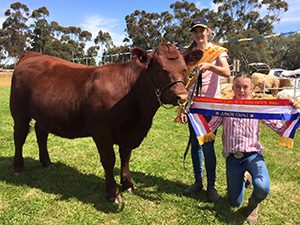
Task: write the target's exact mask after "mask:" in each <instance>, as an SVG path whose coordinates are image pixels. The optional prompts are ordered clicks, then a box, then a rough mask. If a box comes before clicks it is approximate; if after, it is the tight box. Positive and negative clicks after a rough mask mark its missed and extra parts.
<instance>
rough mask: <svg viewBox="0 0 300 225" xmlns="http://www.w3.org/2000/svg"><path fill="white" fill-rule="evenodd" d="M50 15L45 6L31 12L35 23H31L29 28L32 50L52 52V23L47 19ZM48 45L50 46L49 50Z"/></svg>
mask: <svg viewBox="0 0 300 225" xmlns="http://www.w3.org/2000/svg"><path fill="white" fill-rule="evenodd" d="M48 16H49V11H48V9H47V8H46V7H44V6H43V7H40V8H38V9H36V10H34V11H33V12H32V14H31V18H32V19H33V22H34V23H33V24H31V25H30V29H29V34H30V38H31V42H32V43H31V50H33V51H36V52H40V53H44V54H49V53H50V51H51V42H52V39H53V34H52V30H51V25H50V24H49V23H48V21H47V20H46V17H48ZM46 46H48V51H47V49H46ZM49 48H50V49H49Z"/></svg>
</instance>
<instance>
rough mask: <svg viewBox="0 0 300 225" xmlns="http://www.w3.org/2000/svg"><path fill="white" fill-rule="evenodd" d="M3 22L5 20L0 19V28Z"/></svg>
mask: <svg viewBox="0 0 300 225" xmlns="http://www.w3.org/2000/svg"><path fill="white" fill-rule="evenodd" d="M4 20H5V18H4V17H0V28H2V24H3V22H4Z"/></svg>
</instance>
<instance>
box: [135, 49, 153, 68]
mask: <svg viewBox="0 0 300 225" xmlns="http://www.w3.org/2000/svg"><path fill="white" fill-rule="evenodd" d="M131 56H132V60H133V61H134V62H136V63H137V64H139V65H141V66H147V65H148V62H149V58H150V56H149V55H148V53H147V51H145V50H144V49H142V48H133V49H132V50H131Z"/></svg>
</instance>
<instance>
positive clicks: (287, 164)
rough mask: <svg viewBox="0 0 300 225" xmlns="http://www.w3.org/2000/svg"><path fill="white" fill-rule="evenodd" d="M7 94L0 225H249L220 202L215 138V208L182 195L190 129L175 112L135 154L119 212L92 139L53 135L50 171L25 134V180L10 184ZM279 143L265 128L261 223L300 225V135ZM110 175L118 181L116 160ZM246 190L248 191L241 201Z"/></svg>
mask: <svg viewBox="0 0 300 225" xmlns="http://www.w3.org/2000/svg"><path fill="white" fill-rule="evenodd" d="M9 92H10V88H9V87H0V224H7V225H11V224H22V225H23V224H30V225H35V224H36V225H39V224H60V225H62V224H72V225H73V224H138V225H139V224H246V222H244V221H243V219H242V211H243V207H244V206H245V205H246V202H244V204H243V207H240V208H231V207H230V205H229V204H228V203H227V200H226V197H225V196H226V180H225V165H224V162H225V160H224V159H223V158H222V156H221V145H220V135H219V136H218V138H217V141H216V152H217V159H218V164H217V184H216V185H217V189H218V191H219V194H220V195H221V199H220V201H219V202H217V203H215V204H213V203H209V202H208V201H207V198H206V193H205V192H202V193H199V194H196V195H193V196H191V197H186V196H182V192H183V190H184V189H185V188H186V187H187V185H189V184H190V183H191V182H193V174H192V166H191V159H190V157H187V160H186V168H184V166H183V160H182V155H183V151H184V149H185V146H186V142H187V139H188V136H187V127H186V126H184V125H181V124H174V123H173V118H174V116H175V110H165V109H160V110H159V111H158V113H157V114H156V116H155V118H154V123H153V126H152V128H151V130H150V132H149V134H148V136H147V138H146V139H145V140H144V142H143V143H142V145H141V146H140V147H139V148H137V149H135V150H134V151H133V154H132V159H131V169H132V172H133V180H134V183H135V185H136V187H137V191H136V193H135V194H129V193H123V194H122V197H123V200H124V201H125V204H123V205H120V206H116V205H112V204H110V203H108V202H106V201H105V198H104V191H103V188H104V179H103V169H102V167H101V166H100V164H99V156H98V153H97V150H96V148H95V144H94V143H93V141H92V140H91V139H90V138H83V139H75V140H67V139H63V138H59V137H56V136H53V135H50V137H49V153H50V157H51V159H52V162H53V164H54V168H53V169H51V170H49V169H43V168H42V167H41V166H40V163H39V161H38V150H37V144H36V140H35V134H34V131H32V132H30V134H29V136H28V138H27V141H26V144H25V146H24V157H25V174H24V176H21V177H15V176H14V175H13V170H12V157H13V155H14V145H13V122H12V118H11V116H10V112H9ZM218 132H219V134H220V133H221V130H219V131H218ZM277 140H278V137H277V135H276V134H275V133H273V132H272V131H271V130H270V129H269V128H266V127H264V126H262V131H261V142H262V144H263V145H264V147H265V161H266V163H267V166H268V168H269V173H270V176H271V193H270V195H269V197H268V198H267V199H266V200H265V201H264V202H263V203H262V205H261V208H260V209H261V210H260V213H261V217H260V224H291V225H292V224H293V225H294V224H300V216H299V215H300V188H299V187H300V186H299V184H300V162H299V161H300V138H299V134H298V135H297V136H296V139H295V147H294V149H293V150H287V149H281V148H279V147H278V146H277ZM116 150H117V149H116ZM116 153H117V151H116ZM117 158H118V159H119V157H117ZM115 172H116V179H117V180H118V181H119V175H118V174H119V160H118V161H117V163H116V169H115ZM251 191H252V189H248V190H246V198H248V197H249V196H250V194H251Z"/></svg>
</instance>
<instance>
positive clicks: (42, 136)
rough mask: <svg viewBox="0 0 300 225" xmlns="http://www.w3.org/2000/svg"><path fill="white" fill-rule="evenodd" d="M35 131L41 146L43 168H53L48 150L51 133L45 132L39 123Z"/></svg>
mask: <svg viewBox="0 0 300 225" xmlns="http://www.w3.org/2000/svg"><path fill="white" fill-rule="evenodd" d="M34 129H35V134H36V139H37V143H38V146H39V157H40V162H41V164H42V165H43V167H46V168H51V167H52V164H51V160H50V157H49V153H48V148H47V139H48V134H49V133H48V132H47V131H44V130H43V129H42V128H41V127H40V125H39V123H38V122H36V123H35V126H34Z"/></svg>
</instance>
